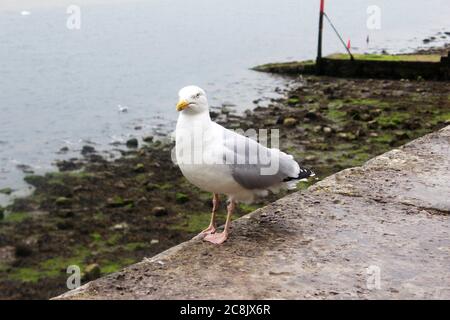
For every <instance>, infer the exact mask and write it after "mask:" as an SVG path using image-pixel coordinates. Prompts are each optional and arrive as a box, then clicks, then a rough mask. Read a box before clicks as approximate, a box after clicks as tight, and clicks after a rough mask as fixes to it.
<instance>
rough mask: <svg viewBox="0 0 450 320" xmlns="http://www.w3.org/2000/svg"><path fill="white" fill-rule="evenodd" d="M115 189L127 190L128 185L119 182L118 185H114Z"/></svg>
mask: <svg viewBox="0 0 450 320" xmlns="http://www.w3.org/2000/svg"><path fill="white" fill-rule="evenodd" d="M114 187H116V188H119V189H125V188H126V185H125V183H123V181H120V180H119V181H117V182H116V183H114Z"/></svg>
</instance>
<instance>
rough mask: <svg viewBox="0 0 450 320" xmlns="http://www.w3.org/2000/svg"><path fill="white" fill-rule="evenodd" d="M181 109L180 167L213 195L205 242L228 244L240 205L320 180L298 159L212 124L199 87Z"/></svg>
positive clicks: (183, 95)
mask: <svg viewBox="0 0 450 320" xmlns="http://www.w3.org/2000/svg"><path fill="white" fill-rule="evenodd" d="M176 109H177V111H179V117H178V122H177V126H176V134H175V135H176V147H175V152H176V160H177V164H178V166H179V167H180V169H181V172H182V173H183V175H184V176H185V177H186V179H187V180H188V181H189V182H191V183H192V184H194V185H195V186H197V187H198V188H200V189H202V190H204V191H207V192H211V193H212V194H213V208H212V213H211V222H210V225H209V226H208V228H206V229H205V230H203V231H202V232H201V233H200V236H201V237H202V238H203V239H204V240H205V241H209V242H211V243H214V244H221V243H223V242H225V241H226V240H227V238H228V236H229V233H230V224H231V216H232V214H233V210H234V209H235V206H236V202H246V203H250V202H252V201H253V200H254V199H255V198H256V197H260V196H264V195H267V194H268V192H269V191H272V192H276V191H277V190H279V189H280V188H283V187H285V188H287V189H294V188H295V187H296V184H297V182H298V181H299V180H303V179H307V178H308V177H311V176H313V175H314V173H313V172H312V171H311V170H309V169H306V168H302V167H300V166H299V164H298V163H297V162H296V161H295V160H294V158H293V156H291V155H288V154H286V153H284V152H282V151H280V150H279V149H277V148H268V147H266V146H264V145H262V144H260V143H258V142H257V141H256V140H255V139H252V137H247V136H244V135H241V134H239V133H236V132H234V131H232V130H229V129H226V128H224V127H222V126H221V125H219V124H217V123H215V122H214V121H212V120H211V117H210V114H209V106H208V100H207V97H206V93H205V91H203V89H201V88H199V87H197V86H187V87H184V88H183V89H181V90H180V92H179V102H178V104H177V106H176ZM219 194H224V195H226V196H227V197H228V201H229V203H228V206H227V219H226V222H225V227H224V230H223V232H220V233H219V232H216V221H215V217H216V216H215V213H216V211H217V209H218V206H219Z"/></svg>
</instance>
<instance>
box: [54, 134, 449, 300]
mask: <svg viewBox="0 0 450 320" xmlns="http://www.w3.org/2000/svg"><path fill="white" fill-rule="evenodd" d="M449 214H450V126H449V127H446V128H444V129H442V130H440V131H438V132H435V133H432V134H429V135H427V136H424V137H422V138H420V139H417V140H415V141H413V142H411V143H409V144H407V145H405V146H403V147H401V148H398V149H394V150H392V151H390V152H388V153H385V154H383V155H380V156H378V157H376V158H374V159H372V160H370V161H368V162H367V163H366V164H364V165H363V166H362V167H356V168H351V169H346V170H344V171H341V172H339V173H337V174H335V175H332V176H330V177H328V178H326V179H324V180H322V181H320V182H318V183H316V184H315V185H313V186H312V187H310V188H309V189H308V190H306V191H301V192H297V193H293V194H291V195H289V196H287V197H285V198H282V199H280V200H278V201H277V202H275V203H272V204H270V205H268V206H266V207H264V208H261V209H259V210H256V211H255V212H253V213H251V214H249V215H246V216H244V217H242V218H240V219H238V220H236V221H234V222H233V231H232V236H231V238H230V239H229V240H228V241H227V242H226V243H225V244H223V245H220V246H214V245H211V244H209V243H205V242H202V241H201V240H196V239H194V240H191V241H188V242H185V243H182V244H180V245H178V246H176V247H173V248H171V249H169V250H167V251H165V252H163V253H161V254H159V255H157V256H155V257H152V258H149V259H146V260H144V261H142V262H140V263H138V264H135V265H132V266H129V267H127V268H125V269H124V270H122V271H120V272H117V273H114V274H111V275H108V276H106V277H104V278H100V279H97V280H95V281H92V282H89V283H87V284H85V285H83V286H82V287H80V288H78V289H75V290H73V291H70V292H68V293H66V294H63V295H61V296H59V297H57V299H385V298H386V299H400V298H405V299H450V219H449V218H450V215H449Z"/></svg>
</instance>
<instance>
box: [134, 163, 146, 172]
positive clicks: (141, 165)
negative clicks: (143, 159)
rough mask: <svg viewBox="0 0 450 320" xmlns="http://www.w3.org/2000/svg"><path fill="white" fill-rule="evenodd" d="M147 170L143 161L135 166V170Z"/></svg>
mask: <svg viewBox="0 0 450 320" xmlns="http://www.w3.org/2000/svg"><path fill="white" fill-rule="evenodd" d="M144 171H145V166H144V164H143V163H138V164H137V165H136V166H135V167H134V172H144Z"/></svg>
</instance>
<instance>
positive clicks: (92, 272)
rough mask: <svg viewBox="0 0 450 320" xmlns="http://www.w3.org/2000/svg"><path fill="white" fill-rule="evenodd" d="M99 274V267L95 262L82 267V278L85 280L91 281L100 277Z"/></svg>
mask: <svg viewBox="0 0 450 320" xmlns="http://www.w3.org/2000/svg"><path fill="white" fill-rule="evenodd" d="M100 275H101V269H100V266H99V265H98V264H97V263H92V264H90V265H88V266H86V268H84V274H83V279H84V280H86V281H92V280H95V279H97V278H100Z"/></svg>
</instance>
